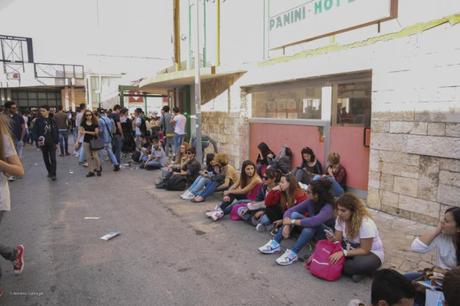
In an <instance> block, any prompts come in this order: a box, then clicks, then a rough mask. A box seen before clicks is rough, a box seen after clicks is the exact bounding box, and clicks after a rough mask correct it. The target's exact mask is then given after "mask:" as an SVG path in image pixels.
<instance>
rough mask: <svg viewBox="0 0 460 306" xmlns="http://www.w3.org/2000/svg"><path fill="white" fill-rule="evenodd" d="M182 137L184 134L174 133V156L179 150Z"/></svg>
mask: <svg viewBox="0 0 460 306" xmlns="http://www.w3.org/2000/svg"><path fill="white" fill-rule="evenodd" d="M184 137H185V135H181V134H177V133H174V147H173V154H174V156H176V155H177V153H178V152H179V149H180V146H181V145H182V142H183V141H184Z"/></svg>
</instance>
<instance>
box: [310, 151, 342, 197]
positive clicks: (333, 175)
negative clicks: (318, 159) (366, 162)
mask: <svg viewBox="0 0 460 306" xmlns="http://www.w3.org/2000/svg"><path fill="white" fill-rule="evenodd" d="M327 161H328V162H329V166H328V167H327V170H326V174H323V175H315V176H314V177H313V180H318V179H320V178H324V179H327V180H329V181H330V182H331V193H332V195H333V196H334V197H336V198H338V197H340V196H341V195H342V194H344V192H345V190H346V179H347V172H346V170H345V168H344V167H343V166H342V165H341V164H340V155H339V154H338V153H330V154H329V156H328V157H327Z"/></svg>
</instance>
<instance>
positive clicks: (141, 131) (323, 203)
mask: <svg viewBox="0 0 460 306" xmlns="http://www.w3.org/2000/svg"><path fill="white" fill-rule="evenodd" d="M0 119H1V120H0V133H1V134H2V138H1V143H0V156H1V160H0V168H1V169H0V170H1V171H2V173H7V174H8V176H9V179H10V180H14V179H15V178H17V177H21V176H22V175H23V169H22V165H21V159H22V151H23V148H24V144H27V143H29V144H35V145H36V146H37V147H38V148H40V150H41V152H42V155H43V160H44V164H45V167H46V170H47V174H48V177H49V178H50V180H52V181H54V180H56V179H57V175H56V173H57V171H56V170H57V158H56V153H57V150H58V149H59V156H60V157H62V158H65V157H66V156H71V154H72V152H71V151H72V148H71V147H70V145H69V144H70V143H71V141H69V136H72V137H73V143H74V146H73V154H74V155H75V156H76V157H78V160H79V164H80V165H82V166H85V167H87V168H88V173H87V174H86V177H95V176H96V177H98V176H102V172H103V161H104V160H105V158H107V160H108V161H110V163H111V165H112V168H113V171H115V172H117V171H119V170H120V168H121V165H122V164H123V163H124V162H126V161H129V162H134V163H137V164H138V165H139V168H141V169H145V170H157V171H159V172H161V176H160V180H159V181H158V182H157V183H156V188H162V189H166V190H173V191H181V194H180V198H181V199H183V200H187V201H191V202H193V203H200V202H204V201H206V200H208V199H209V198H210V197H211V196H213V195H214V198H215V197H217V198H220V199H221V200H220V203H218V205H216V206H215V208H214V209H212V210H210V211H206V212H205V215H206V217H209V218H210V219H212V220H213V221H215V222H217V221H220V220H222V219H224V218H225V216H229V218H230V219H231V220H235V221H237V220H238V221H244V223H247V224H250V225H252V226H254V227H255V229H256V231H257V232H269V233H270V234H271V238H270V239H269V241H268V242H267V243H265V244H264V245H262V246H260V247H258V248H257V249H258V251H259V252H260V253H261V254H274V253H280V252H281V249H282V244H283V240H286V239H292V238H293V239H294V240H295V243H294V245H293V246H292V247H291V248H288V249H286V250H285V251H284V253H283V254H281V256H279V257H278V258H277V259H276V260H275V262H276V263H277V264H279V265H281V266H286V265H291V264H294V263H295V262H296V261H298V260H299V257H300V256H301V255H300V254H301V252H302V251H305V252H306V253H307V255H308V256H310V255H312V253H314V252H315V243H316V242H318V241H321V240H327V241H329V242H331V243H334V244H338V245H339V246H340V248H339V249H338V250H337V251H335V252H332V253H331V254H330V256H329V262H330V264H331V265H333V264H337V263H339V262H341V263H342V264H343V274H344V275H347V276H349V277H351V279H352V280H353V281H355V282H359V281H361V280H362V279H363V278H365V277H368V276H371V277H373V278H374V280H373V285H372V303H373V305H413V304H414V303H415V304H414V305H424V304H425V299H426V292H427V291H426V286H424V285H423V282H422V281H426V280H427V272H430V273H431V274H430V275H431V276H433V275H435V276H436V277H437V278H438V279H439V278H440V279H443V280H444V284H443V288H444V295H445V301H446V302H445V303H446V305H459V304H460V298H459V297H458V290H455V289H458V288H460V287H459V286H460V283H459V282H460V276H459V273H460V270H459V266H460V208H458V207H452V208H449V209H447V210H446V211H445V214H444V217H443V219H442V220H441V221H440V223H439V225H438V226H437V227H436V229H435V230H431V231H428V232H426V233H420V236H419V237H418V238H416V239H415V240H414V241H413V243H412V246H411V249H412V250H413V251H414V252H417V253H426V252H429V251H431V250H435V251H436V262H435V263H433V266H435V267H436V268H435V269H431V270H430V271H424V272H419V271H416V272H413V273H407V274H405V275H401V274H400V273H398V272H396V271H394V270H389V269H381V270H379V269H380V268H381V267H382V265H383V263H384V243H383V240H382V238H381V236H380V234H379V230H378V224H376V222H375V221H374V219H373V217H372V214H371V212H370V211H369V210H368V209H367V208H366V206H365V204H364V202H363V200H362V199H360V198H359V197H358V196H356V195H355V194H353V193H352V192H347V171H346V169H345V167H344V166H343V164H342V162H341V156H340V154H339V153H338V152H332V153H330V154H329V155H328V157H327V165H326V167H323V165H322V164H321V162H320V161H319V160H318V158H317V156H316V155H315V153H314V151H313V150H312V148H310V147H304V148H302V149H301V151H300V152H299V153H300V156H301V163H300V165H298V166H294V167H293V165H292V162H293V155H294V153H293V152H292V150H291V149H290V148H289V146H288V145H284V146H282V147H281V148H280V150H279V151H278V153H277V154H276V153H275V151H274V150H272V149H270V147H269V146H268V145H267V144H266V143H264V142H262V143H260V144H259V145H258V146H257V149H258V155H257V158H256V159H255V160H254V161H251V160H245V161H244V162H243V163H242V164H241V166H239V167H238V166H237V165H231V163H230V159H229V156H228V155H227V154H226V153H224V152H218V151H217V144H216V142H215V141H214V140H213V139H212V138H211V137H209V136H207V135H203V138H202V147H203V153H205V152H207V151H208V149H209V148H211V146H212V148H213V150H212V151H213V152H212V153H208V154H203V155H204V156H205V159H204V165H203V166H201V163H202V161H201V160H197V152H196V139H190V142H186V141H185V139H184V138H185V135H186V133H185V130H186V123H187V118H186V117H185V116H184V115H183V114H181V112H180V109H179V108H178V107H174V108H173V109H172V112H171V109H170V108H169V106H164V107H163V108H162V109H161V115H160V116H158V115H157V114H153V115H152V116H145V114H144V112H143V111H142V109H140V108H138V109H136V110H135V112H134V114H129V111H128V109H127V108H123V107H121V106H120V105H115V106H114V107H113V109H108V110H106V109H103V108H98V109H97V110H95V111H93V110H90V109H87V108H86V105H85V104H82V105H80V107H79V108H78V109H77V111H76V112H75V113H72V112H65V111H64V110H63V109H62V107H59V108H58V109H57V110H51V109H50V108H49V107H48V106H41V107H40V108H39V109H38V112H37V111H36V110H32V111H30V112H25V113H24V114H20V113H19V112H18V110H17V105H16V104H15V103H14V102H7V103H5V105H4V109H3V114H2V117H1V118H0ZM8 130H9V132H8ZM237 169H240V171H238V170H237ZM0 179H1V180H0V187H2V188H3V189H2V193H3V192H4V191H3V190H6V189H7V188H8V185H7V180H6V179H5V177H4V176H3V174H2V177H1V178H0ZM5 188H6V189H5ZM5 192H6V191H5ZM5 194H6V193H5ZM8 210H9V198H8V197H3V196H2V198H1V199H0V221H1V219H2V216H3V212H4V211H8ZM0 251H1V255H2V256H3V257H4V258H5V259H7V260H11V261H13V262H14V269H15V270H17V271H19V272H20V271H22V268H23V253H24V247H23V246H21V245H19V246H17V247H16V248H10V247H5V246H3V245H0ZM0 275H1V274H0ZM441 276H442V277H441ZM350 305H351V304H350ZM354 305H359V302H356V304H354Z"/></svg>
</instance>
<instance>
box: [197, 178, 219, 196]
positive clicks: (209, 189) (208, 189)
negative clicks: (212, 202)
mask: <svg viewBox="0 0 460 306" xmlns="http://www.w3.org/2000/svg"><path fill="white" fill-rule="evenodd" d="M217 187H219V182H217V181H212V180H209V181H208V183H207V184H206V186H205V187H204V189H203V190H202V191H201V192H199V193H197V195H196V196H197V197H202V198H203V199H206V198H207V197H209V196H210V195H211V194H213V193H214V191H216V189H217Z"/></svg>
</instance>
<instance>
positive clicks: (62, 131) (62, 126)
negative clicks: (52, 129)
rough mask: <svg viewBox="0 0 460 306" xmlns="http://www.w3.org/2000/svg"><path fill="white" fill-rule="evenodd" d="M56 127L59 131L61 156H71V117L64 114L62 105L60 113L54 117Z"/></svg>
mask: <svg viewBox="0 0 460 306" xmlns="http://www.w3.org/2000/svg"><path fill="white" fill-rule="evenodd" d="M54 119H55V120H56V125H57V128H58V131H59V149H60V150H61V154H59V156H64V155H65V156H69V155H70V154H69V117H68V116H67V114H66V113H65V112H64V110H63V108H62V106H61V105H59V107H58V112H57V113H56V115H54Z"/></svg>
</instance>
